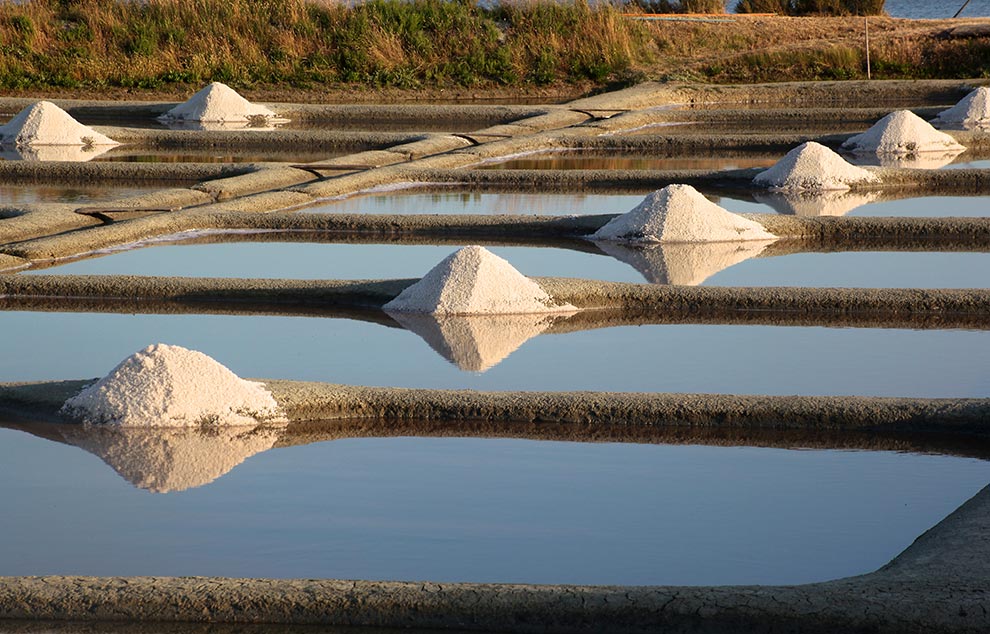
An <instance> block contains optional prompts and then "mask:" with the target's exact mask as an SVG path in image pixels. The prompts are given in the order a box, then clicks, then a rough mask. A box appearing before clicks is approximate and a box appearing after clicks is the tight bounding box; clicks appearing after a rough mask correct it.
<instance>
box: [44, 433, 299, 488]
mask: <svg viewBox="0 0 990 634" xmlns="http://www.w3.org/2000/svg"><path fill="white" fill-rule="evenodd" d="M63 427H64V428H65V429H63V430H62V431H61V433H62V436H63V438H64V439H65V441H66V442H68V443H71V444H73V445H75V446H77V447H80V448H82V449H85V450H86V451H88V452H90V453H92V454H94V455H96V456H98V457H99V458H100V459H101V460H103V462H105V463H106V464H107V465H109V466H110V468H111V469H113V470H114V471H116V472H117V473H118V474H120V476H121V477H122V478H124V479H125V480H127V481H128V482H130V483H131V484H132V485H134V486H135V487H137V488H139V489H144V490H146V491H151V492H153V493H170V492H172V491H185V490H187V489H192V488H196V487H201V486H203V485H206V484H209V483H210V482H213V481H214V480H216V479H217V478H219V477H221V476H222V475H224V474H226V473H228V472H229V471H230V470H232V469H233V468H234V467H236V466H237V465H239V464H241V463H242V462H244V461H245V460H247V459H248V458H250V457H251V456H253V455H255V454H257V453H260V452H262V451H266V450H268V449H271V448H272V447H273V446H274V445H275V442H276V441H277V440H278V438H279V433H280V429H279V428H275V427H272V426H270V425H260V426H255V427H225V428H222V429H210V430H203V429H190V428H175V429H148V428H138V427H118V426H116V425H112V426H111V425H100V426H95V425H64V426H63Z"/></svg>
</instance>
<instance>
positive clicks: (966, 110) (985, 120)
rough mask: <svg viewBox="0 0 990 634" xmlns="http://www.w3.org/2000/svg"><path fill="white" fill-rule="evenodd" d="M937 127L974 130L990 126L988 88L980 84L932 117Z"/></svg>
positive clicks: (989, 96)
mask: <svg viewBox="0 0 990 634" xmlns="http://www.w3.org/2000/svg"><path fill="white" fill-rule="evenodd" d="M932 124H933V125H934V126H935V127H937V128H943V129H948V130H974V129H981V128H987V127H990V88H987V87H986V86H980V87H979V88H977V89H976V90H974V91H972V92H970V93H969V94H968V95H966V96H965V97H963V98H962V99H961V100H960V101H959V103H957V104H956V105H954V106H952V107H951V108H949V109H948V110H943V111H942V112H940V113H939V115H938V116H937V117H935V118H934V119H932Z"/></svg>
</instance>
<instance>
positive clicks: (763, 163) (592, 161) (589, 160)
mask: <svg viewBox="0 0 990 634" xmlns="http://www.w3.org/2000/svg"><path fill="white" fill-rule="evenodd" d="M720 154H721V155H720ZM725 154H726V153H724V152H723V153H707V154H706V153H700V152H699V153H698V154H697V155H692V154H691V153H689V152H687V153H686V152H678V153H677V154H676V155H675V156H663V155H659V156H658V153H657V152H651V153H637V152H633V151H624V150H609V151H600V152H598V151H570V152H538V153H533V154H526V155H523V156H519V157H515V158H511V159H509V160H506V161H501V162H498V163H489V164H485V165H482V166H481V167H483V168H487V169H548V170H549V169H553V170H577V169H587V170H620V169H630V170H635V169H648V170H691V169H697V170H729V169H744V168H750V167H771V166H772V165H773V164H774V163H776V162H777V161H778V160H779V159H780V157H781V156H782V155H780V154H768V153H765V152H731V153H729V154H730V155H729V156H725Z"/></svg>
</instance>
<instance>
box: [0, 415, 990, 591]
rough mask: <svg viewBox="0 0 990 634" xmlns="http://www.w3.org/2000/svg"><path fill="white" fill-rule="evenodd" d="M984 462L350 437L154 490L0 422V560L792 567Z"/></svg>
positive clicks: (454, 574)
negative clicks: (179, 487) (189, 484)
mask: <svg viewBox="0 0 990 634" xmlns="http://www.w3.org/2000/svg"><path fill="white" fill-rule="evenodd" d="M987 475H988V470H987V466H986V464H985V463H983V462H981V461H978V460H974V459H960V458H945V457H937V456H921V455H910V454H896V453H866V452H839V451H788V450H780V449H756V448H745V447H742V448H719V447H696V446H663V445H660V446H650V445H630V444H626V445H622V444H579V443H559V442H534V441H523V440H497V439H452V438H444V439H422V438H395V439H352V440H339V441H334V442H323V443H318V444H314V445H308V446H303V447H293V448H289V449H275V450H271V451H268V452H265V453H261V454H258V455H256V456H254V457H252V458H250V459H249V460H247V461H246V462H245V463H244V464H242V465H241V466H239V467H238V468H236V469H235V470H234V471H232V472H230V473H229V474H228V475H227V476H225V477H223V478H221V479H220V480H217V481H216V482H214V483H212V484H210V485H208V486H204V487H201V488H196V489H190V490H187V491H184V492H181V493H170V494H167V495H155V494H151V493H148V492H146V491H141V490H138V489H135V488H133V487H131V486H130V485H129V484H127V483H125V482H124V481H123V480H121V479H120V478H118V477H117V476H116V475H115V474H114V473H113V471H111V469H109V468H107V467H106V466H105V465H103V464H102V463H101V462H100V461H99V460H98V459H96V458H95V457H93V456H91V455H89V454H87V453H85V452H83V451H80V450H79V449H76V448H73V447H68V446H64V445H59V444H56V443H52V442H50V441H46V440H40V439H36V438H33V437H31V436H28V435H26V434H23V433H21V432H15V431H9V430H0V503H2V504H3V506H4V509H5V512H4V514H3V516H2V518H0V528H2V530H3V535H4V539H3V540H2V541H0V561H3V562H4V574H10V575H24V574H63V573H64V574H85V575H223V576H232V577H242V576H269V577H304V578H306V577H329V578H345V579H347V578H362V579H399V580H435V581H448V582H450V581H482V582H501V581H505V582H535V583H607V584H611V583H625V584H722V583H727V584H736V583H762V584H779V583H804V582H810V581H817V580H824V579H829V578H835V577H841V576H846V575H851V574H857V573H863V572H867V571H869V570H871V569H874V568H877V567H879V566H881V565H882V564H884V563H885V562H886V561H887V560H889V559H890V558H891V557H893V556H895V555H896V554H897V553H898V552H899V551H900V550H902V549H903V548H905V547H906V546H908V545H909V544H910V543H911V541H912V540H913V539H914V538H915V537H917V535H918V534H920V533H921V532H923V531H924V530H926V529H927V528H929V527H930V526H931V525H933V524H934V523H936V522H938V521H939V520H940V519H941V518H942V517H943V516H945V515H946V514H947V513H949V512H951V511H952V510H954V509H955V508H956V507H957V506H958V505H959V504H960V503H961V502H963V501H964V500H965V499H967V498H968V497H970V496H971V495H973V494H974V493H976V491H977V490H978V489H979V488H980V487H981V486H983V485H984V484H986V481H987ZM730 526H731V530H729V529H728V527H730Z"/></svg>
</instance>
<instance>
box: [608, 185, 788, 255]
mask: <svg viewBox="0 0 990 634" xmlns="http://www.w3.org/2000/svg"><path fill="white" fill-rule="evenodd" d="M592 239H594V240H615V241H619V242H735V241H738V240H774V239H776V236H774V235H773V234H772V233H770V232H768V231H767V230H766V229H764V228H763V225H761V224H759V223H757V222H753V221H752V220H746V219H745V218H741V217H739V216H737V215H736V214H734V213H732V212H729V211H726V210H725V209H722V208H721V207H719V206H718V205H716V204H715V203H713V202H711V201H710V200H708V199H707V198H705V197H704V196H702V195H701V193H700V192H698V190H696V189H695V188H694V187H691V186H690V185H668V186H667V187H664V188H663V189H661V190H658V191H655V192H653V193H652V194H650V195H649V196H647V197H646V198H644V199H643V202H641V203H640V204H639V205H637V206H636V207H635V208H634V209H633V210H632V211H630V212H628V213H625V214H622V215H621V216H618V217H617V218H613V219H612V220H611V221H609V223H608V224H606V225H605V226H604V227H602V228H601V229H599V230H598V231H596V232H595V234H594V235H593V236H592Z"/></svg>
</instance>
